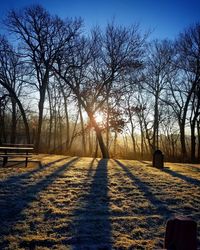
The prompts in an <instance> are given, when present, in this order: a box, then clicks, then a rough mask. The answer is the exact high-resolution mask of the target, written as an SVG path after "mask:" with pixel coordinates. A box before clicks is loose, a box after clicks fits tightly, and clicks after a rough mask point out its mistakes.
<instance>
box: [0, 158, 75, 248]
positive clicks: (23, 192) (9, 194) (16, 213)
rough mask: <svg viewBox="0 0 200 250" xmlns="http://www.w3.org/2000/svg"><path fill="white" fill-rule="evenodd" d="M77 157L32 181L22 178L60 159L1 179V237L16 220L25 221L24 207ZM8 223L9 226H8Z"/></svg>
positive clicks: (3, 245)
mask: <svg viewBox="0 0 200 250" xmlns="http://www.w3.org/2000/svg"><path fill="white" fill-rule="evenodd" d="M78 159H79V158H78V157H76V158H72V159H71V160H70V159H69V161H68V162H67V163H65V164H64V165H61V166H59V167H55V170H54V169H53V172H51V173H50V174H48V173H47V174H45V175H42V176H41V177H39V178H41V179H39V180H36V182H33V181H32V180H29V181H28V180H27V181H25V180H24V178H28V177H30V175H31V174H33V173H35V172H37V171H42V170H43V169H45V168H47V167H49V166H51V165H53V164H54V163H55V162H59V161H61V160H63V158H62V159H59V160H57V161H54V162H51V163H49V164H47V165H45V166H43V168H39V169H35V170H33V171H30V172H28V173H23V174H21V175H19V176H15V177H10V178H9V179H7V180H5V181H1V183H0V188H1V197H0V198H1V199H0V202H1V206H0V221H1V225H2V226H1V229H0V235H1V239H2V237H4V236H6V234H8V233H9V230H12V226H13V225H15V224H16V223H17V222H18V221H23V220H24V221H25V220H26V216H25V215H24V214H23V211H24V209H26V208H28V207H29V204H30V203H31V202H33V201H34V200H37V195H38V193H39V192H41V191H43V190H44V189H46V188H47V187H48V186H49V185H50V184H52V183H53V182H54V181H55V180H56V179H57V178H58V177H59V176H60V175H62V174H63V173H64V172H65V171H66V169H69V167H70V166H71V165H72V164H73V163H75V162H76V161H77V160H78ZM8 225H9V226H8ZM5 244H6V242H3V243H1V244H0V248H1V249H4V248H5V247H6V245H5Z"/></svg>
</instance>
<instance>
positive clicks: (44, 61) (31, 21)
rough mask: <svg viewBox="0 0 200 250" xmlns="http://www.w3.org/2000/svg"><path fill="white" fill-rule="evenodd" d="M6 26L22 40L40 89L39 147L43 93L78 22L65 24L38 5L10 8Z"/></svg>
mask: <svg viewBox="0 0 200 250" xmlns="http://www.w3.org/2000/svg"><path fill="white" fill-rule="evenodd" d="M6 25H7V27H8V29H9V30H10V31H11V32H13V33H15V34H16V35H17V36H18V37H19V38H20V39H21V42H22V48H21V49H22V55H23V57H24V60H26V62H27V63H28V64H29V66H30V69H31V70H32V74H34V78H35V79H32V81H33V83H32V84H34V85H35V87H36V88H37V89H38V91H39V95H40V98H39V103H38V109H39V116H38V130H37V138H36V143H35V147H36V150H39V144H40V136H41V128H42V120H43V109H44V102H45V95H46V91H47V86H48V83H49V77H50V74H51V68H52V65H53V63H54V61H55V58H56V57H57V54H58V53H59V51H60V50H61V49H62V47H63V46H64V44H65V43H66V42H68V41H70V39H71V38H72V37H73V36H74V34H75V33H76V32H77V30H78V29H79V26H80V22H79V21H78V22H75V23H74V21H72V20H67V21H66V22H65V24H64V23H63V21H61V20H60V19H59V18H58V17H52V16H50V14H49V13H48V12H47V11H46V10H45V9H43V8H42V7H41V6H39V5H35V6H31V7H28V8H24V9H23V10H20V12H17V11H15V10H13V11H10V12H9V14H8V18H7V21H6Z"/></svg>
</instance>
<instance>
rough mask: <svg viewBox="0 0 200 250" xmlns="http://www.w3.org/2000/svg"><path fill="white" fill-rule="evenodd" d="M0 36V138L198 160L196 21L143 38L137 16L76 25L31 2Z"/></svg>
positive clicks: (43, 146)
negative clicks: (124, 22) (172, 34)
mask: <svg viewBox="0 0 200 250" xmlns="http://www.w3.org/2000/svg"><path fill="white" fill-rule="evenodd" d="M4 26H5V27H6V29H7V34H9V35H7V36H5V35H1V36H0V143H2V142H12V143H15V142H18V143H22V142H27V143H30V142H31V143H34V144H35V147H36V150H37V151H38V152H48V153H63V154H78V155H85V156H102V157H104V158H109V157H110V156H111V157H122V158H135V159H150V158H151V155H152V153H153V152H154V150H156V149H158V148H159V149H161V150H162V151H163V152H164V154H165V158H166V159H167V160H179V161H180V160H181V161H191V162H197V161H198V162H199V161H200V24H199V23H197V24H194V25H192V26H190V27H189V28H187V29H185V30H184V31H183V32H182V33H180V34H179V35H177V38H176V39H175V40H174V41H169V40H162V41H160V40H156V41H152V42H149V41H148V40H149V39H148V35H147V34H143V33H142V32H141V31H140V28H139V26H137V25H133V26H132V27H123V26H119V25H116V24H115V23H110V24H108V25H107V27H106V28H105V30H101V29H100V28H98V27H95V28H94V29H93V30H92V31H91V32H90V34H88V33H86V32H84V26H83V21H82V20H81V19H77V18H74V19H66V20H62V19H61V18H59V17H57V16H53V15H51V14H50V13H48V12H47V11H46V10H45V9H44V8H43V7H41V6H39V5H35V6H30V7H28V8H24V9H22V10H20V11H17V10H12V11H10V12H9V13H8V15H7V17H6V18H5V20H4Z"/></svg>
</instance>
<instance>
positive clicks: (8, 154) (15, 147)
mask: <svg viewBox="0 0 200 250" xmlns="http://www.w3.org/2000/svg"><path fill="white" fill-rule="evenodd" d="M33 150H34V145H33V144H11V143H3V144H2V145H1V146H0V158H3V167H4V166H5V165H6V164H7V162H8V158H17V157H22V158H25V159H26V160H25V165H26V167H27V164H28V159H29V158H31V157H32V152H33Z"/></svg>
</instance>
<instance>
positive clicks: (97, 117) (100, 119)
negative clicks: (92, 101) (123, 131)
mask: <svg viewBox="0 0 200 250" xmlns="http://www.w3.org/2000/svg"><path fill="white" fill-rule="evenodd" d="M95 121H96V123H99V124H101V123H103V121H104V115H103V114H102V113H101V112H98V113H96V115H95Z"/></svg>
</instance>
